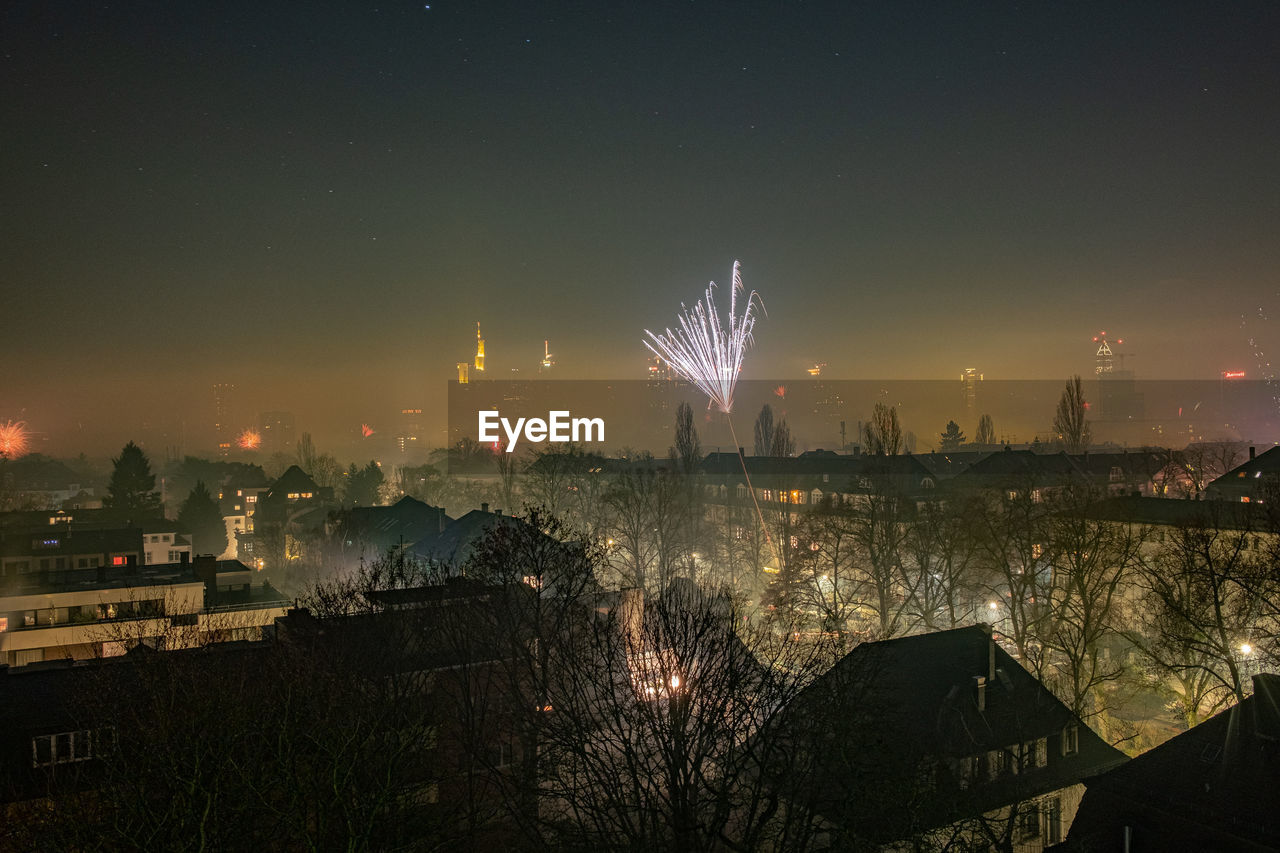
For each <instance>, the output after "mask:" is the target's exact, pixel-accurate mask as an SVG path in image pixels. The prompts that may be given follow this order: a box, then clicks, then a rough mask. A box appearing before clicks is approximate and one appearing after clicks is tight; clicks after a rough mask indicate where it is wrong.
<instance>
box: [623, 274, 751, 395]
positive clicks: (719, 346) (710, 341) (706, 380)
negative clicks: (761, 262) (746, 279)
mask: <svg viewBox="0 0 1280 853" xmlns="http://www.w3.org/2000/svg"><path fill="white" fill-rule="evenodd" d="M715 288H716V283H715V282H714V281H713V282H711V284H709V285H708V286H707V295H706V296H705V297H703V299H702V301H700V302H697V303H695V304H694V306H693V308H692V309H689V308H687V307H685V305H684V303H681V304H680V316H679V318H678V319H679V322H680V327H679V328H678V329H675V330H672V329H670V328H668V329H667V330H666V331H665V332H664V333H663V334H661V335H656V334H654V333H653V332H651V331H649V330H648V329H645V332H644V333H645V334H646V335H648V336H649V340H647V341H645V342H644V345H645V346H646V347H648V348H649V351H650V352H652V353H653V354H654V355H656V356H658V357H659V358H661V359H662V360H663V361H665V362H667V364H669V365H671V368H672V369H673V370H674V371H675V372H676V373H678V374H679V375H680V376H681V377H683V378H684V379H685V380H687V381H688V382H691V383H693V384H694V385H695V386H697V387H698V388H699V389H700V390H701V391H702V392H703V393H704V394H706V395H707V397H708V398H709V400H710V404H709V405H708V408H710V405H714V406H716V408H718V409H719V410H720V411H722V412H724V413H725V414H728V413H729V411H730V410H731V409H732V408H733V389H734V386H735V385H737V383H738V374H739V373H740V372H741V371H742V358H743V356H744V355H745V354H746V351H747V347H749V346H750V345H751V344H752V343H754V342H755V340H754V338H753V337H752V335H751V333H752V330H753V329H754V328H755V325H756V315H755V312H754V311H753V309H754V308H755V306H756V305H759V306H760V309H761V310H764V304H763V303H762V302H761V301H760V297H759V295H758V294H757V293H756V292H755V291H754V290H753V291H751V294H750V295H749V296H747V297H746V307H745V308H743V310H742V316H741V317H739V316H738V293H739V291H744V290H745V288H743V286H742V271H741V264H740V263H739V262H738V261H734V262H733V286H732V288H731V289H730V291H729V317H728V324H727V326H728V327H727V328H726V325H725V324H724V323H722V322H721V320H720V314H719V312H718V311H716V303H715V296H714V293H715Z"/></svg>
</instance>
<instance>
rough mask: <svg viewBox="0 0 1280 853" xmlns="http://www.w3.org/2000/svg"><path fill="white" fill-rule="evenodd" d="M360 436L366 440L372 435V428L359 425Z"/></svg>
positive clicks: (366, 425)
mask: <svg viewBox="0 0 1280 853" xmlns="http://www.w3.org/2000/svg"><path fill="white" fill-rule="evenodd" d="M360 435H362V436H364V437H365V438H368V437H369V436H371V435H373V427H371V426H369V425H368V424H360Z"/></svg>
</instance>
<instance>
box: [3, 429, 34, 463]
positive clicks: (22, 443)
mask: <svg viewBox="0 0 1280 853" xmlns="http://www.w3.org/2000/svg"><path fill="white" fill-rule="evenodd" d="M30 446H31V444H30V441H29V440H28V439H27V422H26V421H6V422H4V423H2V424H0V456H3V457H4V458H6V459H17V458H18V457H19V456H25V455H26V453H27V450H28V449H29V448H30Z"/></svg>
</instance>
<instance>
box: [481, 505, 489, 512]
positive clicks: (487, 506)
mask: <svg viewBox="0 0 1280 853" xmlns="http://www.w3.org/2000/svg"><path fill="white" fill-rule="evenodd" d="M480 511H481V512H488V511H489V504H487V503H482V504H480Z"/></svg>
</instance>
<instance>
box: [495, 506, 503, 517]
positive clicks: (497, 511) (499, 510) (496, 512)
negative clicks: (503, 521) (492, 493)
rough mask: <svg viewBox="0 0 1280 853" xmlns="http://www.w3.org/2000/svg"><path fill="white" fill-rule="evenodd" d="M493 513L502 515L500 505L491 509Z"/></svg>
mask: <svg viewBox="0 0 1280 853" xmlns="http://www.w3.org/2000/svg"><path fill="white" fill-rule="evenodd" d="M493 514H494V515H502V507H498V508H497V509H495V510H494V511H493Z"/></svg>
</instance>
